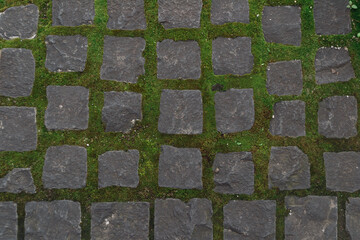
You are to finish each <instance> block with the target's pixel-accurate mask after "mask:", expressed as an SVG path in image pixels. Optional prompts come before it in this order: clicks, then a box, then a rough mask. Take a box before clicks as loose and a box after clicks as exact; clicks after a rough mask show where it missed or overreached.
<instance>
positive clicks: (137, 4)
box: [107, 0, 146, 30]
mask: <svg viewBox="0 0 360 240" xmlns="http://www.w3.org/2000/svg"><path fill="white" fill-rule="evenodd" d="M107 9H108V15H109V20H108V23H107V27H108V28H109V29H121V30H137V29H146V19H145V10H144V0H135V1H134V0H107Z"/></svg>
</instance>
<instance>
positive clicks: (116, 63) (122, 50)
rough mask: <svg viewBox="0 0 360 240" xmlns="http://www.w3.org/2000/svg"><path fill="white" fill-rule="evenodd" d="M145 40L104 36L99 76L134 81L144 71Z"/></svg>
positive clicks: (114, 79)
mask: <svg viewBox="0 0 360 240" xmlns="http://www.w3.org/2000/svg"><path fill="white" fill-rule="evenodd" d="M145 44H146V43H145V40H144V39H143V38H139V37H135V38H130V37H112V36H105V39H104V55H103V64H102V66H101V70H100V78H101V79H103V80H113V81H119V82H126V83H136V82H137V79H138V77H139V76H140V75H142V74H144V73H145V68H144V64H145V59H144V58H143V56H142V53H143V51H144V50H145Z"/></svg>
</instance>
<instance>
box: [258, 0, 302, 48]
mask: <svg viewBox="0 0 360 240" xmlns="http://www.w3.org/2000/svg"><path fill="white" fill-rule="evenodd" d="M300 13H301V8H300V7H298V6H275V7H272V6H265V7H264V10H263V16H262V25H263V32H264V37H265V40H266V41H267V42H273V43H281V44H286V45H295V46H300V44H301V16H300Z"/></svg>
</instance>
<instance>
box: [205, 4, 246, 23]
mask: <svg viewBox="0 0 360 240" xmlns="http://www.w3.org/2000/svg"><path fill="white" fill-rule="evenodd" d="M232 22H240V23H249V22H250V20H249V2H248V0H212V3H211V23H212V24H216V25H222V24H225V23H232Z"/></svg>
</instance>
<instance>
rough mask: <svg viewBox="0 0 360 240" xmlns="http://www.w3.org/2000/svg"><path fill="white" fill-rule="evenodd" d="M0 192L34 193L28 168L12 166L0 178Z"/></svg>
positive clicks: (32, 181) (34, 189) (34, 188)
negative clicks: (11, 168) (12, 167)
mask: <svg viewBox="0 0 360 240" xmlns="http://www.w3.org/2000/svg"><path fill="white" fill-rule="evenodd" d="M0 192H9V193H20V192H26V193H31V194H34V193H36V187H35V185H34V179H33V177H32V175H31V171H30V168H14V169H13V170H12V171H11V172H9V173H8V174H6V175H5V176H4V177H3V178H0ZM0 239H1V237H0Z"/></svg>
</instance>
